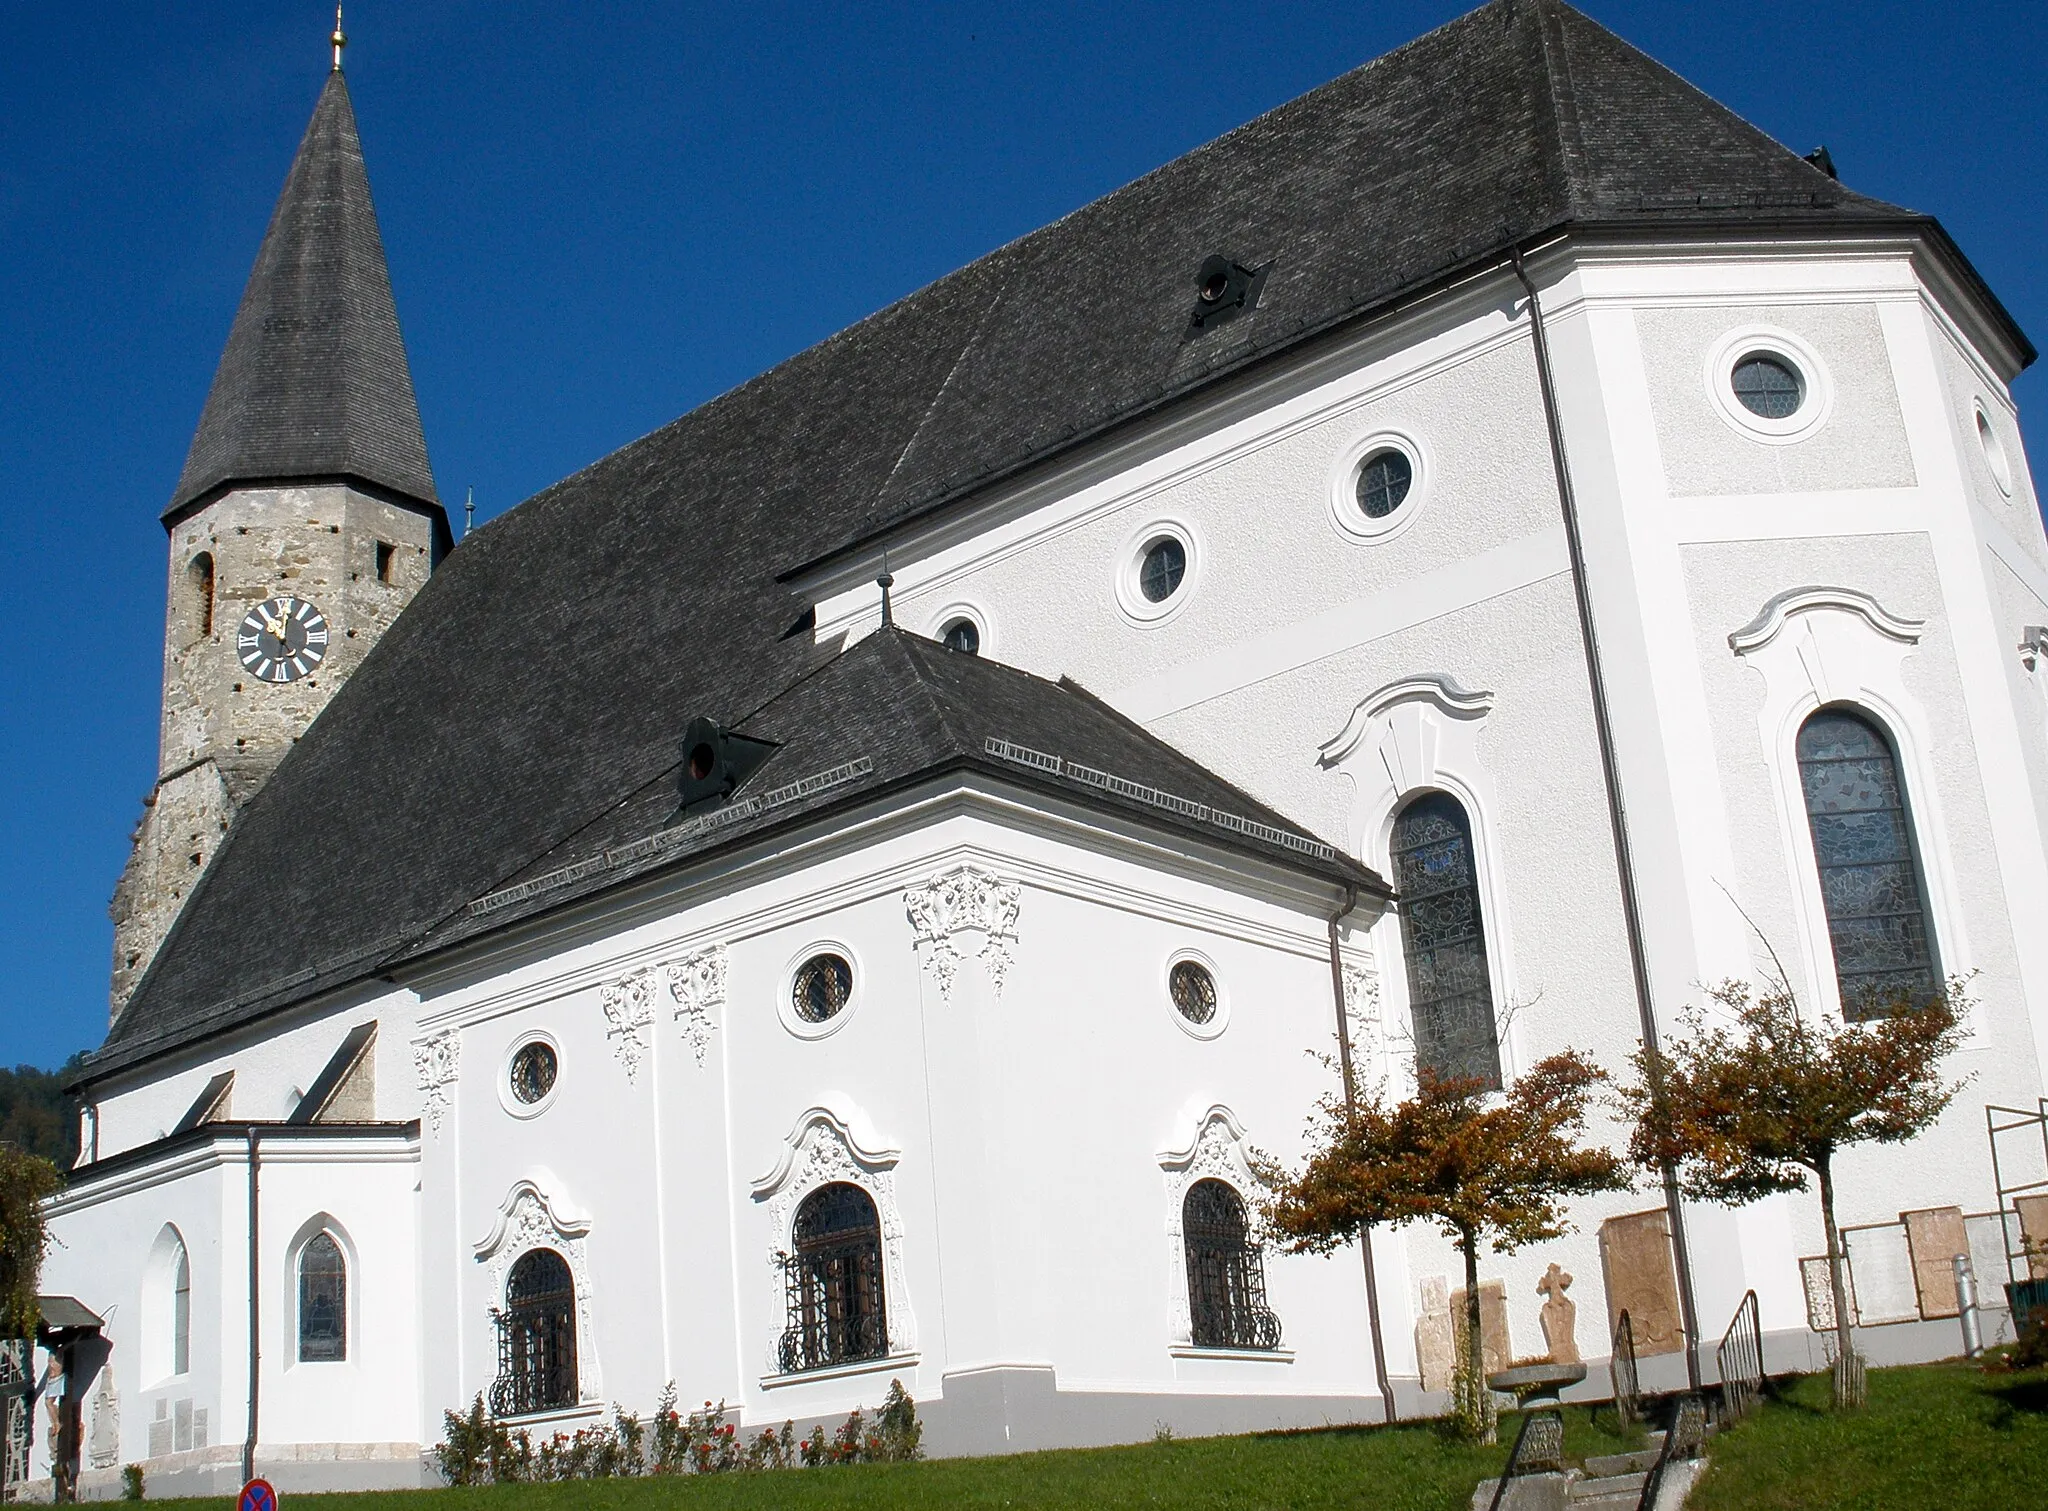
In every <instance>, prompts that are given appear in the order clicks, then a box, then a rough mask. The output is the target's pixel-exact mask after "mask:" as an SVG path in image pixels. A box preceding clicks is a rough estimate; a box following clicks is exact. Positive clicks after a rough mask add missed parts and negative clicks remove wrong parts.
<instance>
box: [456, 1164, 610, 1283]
mask: <svg viewBox="0 0 2048 1511" xmlns="http://www.w3.org/2000/svg"><path fill="white" fill-rule="evenodd" d="M543 1181H545V1185H544V1184H543ZM554 1184H555V1181H554V1178H553V1177H552V1176H550V1175H548V1174H547V1172H545V1171H543V1172H542V1173H541V1178H540V1179H535V1178H534V1177H532V1176H528V1177H526V1178H524V1179H521V1180H517V1181H514V1182H513V1183H512V1189H511V1190H509V1191H507V1192H506V1193H505V1199H504V1200H503V1201H502V1202H500V1203H499V1204H498V1216H497V1220H496V1221H494V1222H493V1223H492V1224H491V1231H490V1232H488V1233H486V1234H485V1235H484V1236H483V1237H482V1238H479V1239H478V1240H477V1241H476V1242H475V1243H474V1244H472V1245H471V1248H473V1249H474V1250H475V1251H476V1257H477V1258H478V1259H481V1260H486V1261H488V1260H490V1259H492V1258H493V1257H495V1256H496V1255H498V1254H501V1253H503V1252H504V1251H505V1250H506V1248H507V1247H517V1248H518V1249H519V1250H520V1252H521V1253H524V1252H525V1251H526V1249H528V1248H531V1247H532V1245H531V1244H521V1243H519V1242H518V1240H519V1239H520V1238H522V1237H528V1236H541V1235H543V1234H552V1235H553V1236H554V1237H555V1238H557V1239H560V1240H562V1241H563V1242H567V1241H568V1240H570V1239H574V1238H581V1237H583V1236H584V1235H585V1234H586V1233H588V1232H589V1231H590V1219H589V1218H588V1217H586V1216H584V1215H583V1214H581V1213H579V1212H577V1211H576V1210H575V1209H574V1208H572V1207H570V1206H568V1205H567V1204H566V1203H562V1204H557V1203H556V1201H555V1199H554V1198H553V1197H552V1196H550V1195H549V1194H548V1192H547V1189H546V1187H547V1186H552V1185H554Z"/></svg>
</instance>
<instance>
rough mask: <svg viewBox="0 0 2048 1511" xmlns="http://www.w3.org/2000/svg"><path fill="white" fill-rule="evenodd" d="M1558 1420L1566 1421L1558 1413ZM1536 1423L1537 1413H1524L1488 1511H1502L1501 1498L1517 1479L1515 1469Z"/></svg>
mask: <svg viewBox="0 0 2048 1511" xmlns="http://www.w3.org/2000/svg"><path fill="white" fill-rule="evenodd" d="M1558 1420H1559V1422H1560V1423H1562V1421H1563V1420H1564V1414H1563V1413H1562V1412H1560V1413H1558ZM1535 1421H1536V1413H1535V1412H1533V1411H1525V1412H1523V1413H1522V1426H1521V1430H1520V1431H1519V1432H1517V1433H1516V1434H1515V1446H1514V1447H1513V1448H1512V1449H1510V1450H1509V1451H1508V1461H1507V1462H1506V1463H1505V1464H1503V1465H1501V1470H1500V1478H1499V1479H1497V1480H1495V1481H1494V1483H1493V1499H1492V1501H1491V1502H1489V1503H1488V1505H1487V1511H1500V1498H1501V1497H1502V1496H1503V1495H1506V1494H1507V1492H1508V1481H1509V1480H1511V1479H1513V1478H1514V1477H1515V1468H1516V1466H1517V1465H1518V1464H1519V1463H1520V1462H1521V1459H1522V1444H1523V1443H1525V1442H1527V1441H1528V1438H1529V1428H1530V1427H1531V1426H1532V1425H1533V1424H1534V1423H1535Z"/></svg>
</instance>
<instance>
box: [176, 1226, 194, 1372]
mask: <svg viewBox="0 0 2048 1511" xmlns="http://www.w3.org/2000/svg"><path fill="white" fill-rule="evenodd" d="M191 1369H192V1261H191V1259H190V1258H189V1257H188V1256H187V1255H186V1253H185V1245H184V1242H183V1241H182V1240H180V1242H179V1244H178V1256H177V1262H176V1265H175V1267H174V1268H173V1269H172V1271H171V1373H172V1374H174V1375H182V1374H189V1373H190V1372H191Z"/></svg>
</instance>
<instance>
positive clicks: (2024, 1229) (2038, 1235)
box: [2012, 1196, 2048, 1280]
mask: <svg viewBox="0 0 2048 1511" xmlns="http://www.w3.org/2000/svg"><path fill="white" fill-rule="evenodd" d="M2012 1204H2013V1206H2014V1207H2015V1208H2017V1209H2018V1211H2019V1214H2020V1240H2021V1242H2023V1243H2024V1244H2025V1245H2026V1247H2027V1278H2028V1279H2029V1280H2048V1196H2018V1197H2014V1198H2013V1203H2012Z"/></svg>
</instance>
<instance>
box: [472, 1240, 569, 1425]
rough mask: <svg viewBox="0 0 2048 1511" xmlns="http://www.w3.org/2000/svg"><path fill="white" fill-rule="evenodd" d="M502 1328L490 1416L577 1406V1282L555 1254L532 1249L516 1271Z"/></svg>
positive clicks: (500, 1314) (496, 1313)
mask: <svg viewBox="0 0 2048 1511" xmlns="http://www.w3.org/2000/svg"><path fill="white" fill-rule="evenodd" d="M491 1320H492V1321H493V1322H494V1323H496V1324H497V1328H498V1377H497V1379H496V1380H494V1381H492V1382H491V1392H490V1401H491V1415H493V1416H496V1417H518V1416H528V1415H531V1414H532V1413H534V1412H538V1411H555V1410H559V1409H560V1408H562V1407H564V1406H573V1405H575V1404H576V1401H577V1393H576V1282H575V1280H574V1278H573V1277H572V1276H571V1275H570V1273H569V1265H568V1262H567V1261H566V1260H564V1259H563V1258H562V1256H561V1255H559V1254H557V1253H556V1252H555V1251H554V1250H552V1249H530V1250H528V1251H527V1252H526V1253H525V1254H522V1255H521V1256H520V1257H519V1261H518V1263H516V1264H514V1265H513V1266H512V1273H511V1275H510V1277H509V1278H508V1279H507V1280H506V1282H505V1305H504V1307H503V1308H502V1309H500V1308H497V1307H493V1308H492V1309H491Z"/></svg>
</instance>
